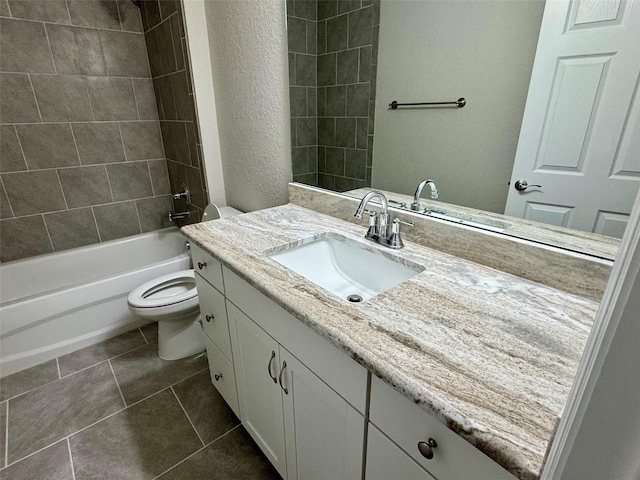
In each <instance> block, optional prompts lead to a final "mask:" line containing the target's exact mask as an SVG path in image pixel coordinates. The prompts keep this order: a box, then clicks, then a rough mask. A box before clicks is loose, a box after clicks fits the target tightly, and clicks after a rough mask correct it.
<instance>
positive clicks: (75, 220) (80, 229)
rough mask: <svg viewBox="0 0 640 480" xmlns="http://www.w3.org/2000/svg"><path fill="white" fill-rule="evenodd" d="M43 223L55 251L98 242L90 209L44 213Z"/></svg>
mask: <svg viewBox="0 0 640 480" xmlns="http://www.w3.org/2000/svg"><path fill="white" fill-rule="evenodd" d="M44 221H45V223H46V224H47V230H49V235H50V236H51V241H52V242H53V248H54V250H56V251H59V250H67V249H69V248H76V247H82V246H83V245H91V244H92V243H97V242H99V241H100V237H98V229H97V228H96V221H95V219H94V218H93V212H92V210H91V208H78V209H75V210H65V211H64V212H55V213H46V214H45V215H44Z"/></svg>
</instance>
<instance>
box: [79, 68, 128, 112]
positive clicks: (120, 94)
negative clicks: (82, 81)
mask: <svg viewBox="0 0 640 480" xmlns="http://www.w3.org/2000/svg"><path fill="white" fill-rule="evenodd" d="M86 79H87V88H88V90H89V98H91V106H92V107H93V114H94V115H95V117H96V120H137V119H138V110H137V108H136V101H135V97H134V95H133V85H132V83H131V79H129V78H106V77H86Z"/></svg>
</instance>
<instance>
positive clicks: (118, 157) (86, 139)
mask: <svg viewBox="0 0 640 480" xmlns="http://www.w3.org/2000/svg"><path fill="white" fill-rule="evenodd" d="M72 127H73V136H74V137H75V140H76V145H77V147H78V153H79V154H80V161H81V162H82V164H83V165H93V164H97V163H113V162H124V160H125V157H124V149H123V148H122V138H121V137H120V128H119V127H118V124H117V123H116V122H107V123H74V124H73V125H72Z"/></svg>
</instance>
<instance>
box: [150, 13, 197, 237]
mask: <svg viewBox="0 0 640 480" xmlns="http://www.w3.org/2000/svg"><path fill="white" fill-rule="evenodd" d="M142 23H143V25H144V31H145V33H144V37H145V41H146V44H147V51H148V52H149V62H150V65H151V75H152V77H153V86H154V91H155V94H156V100H157V105H158V114H159V116H160V127H161V130H162V139H163V141H164V150H165V155H166V158H167V165H168V168H169V179H170V183H171V191H172V192H173V193H177V192H179V191H181V189H182V184H186V185H187V186H188V188H189V190H190V192H191V203H192V205H190V206H189V205H187V204H186V202H184V201H181V200H178V201H176V202H175V207H176V211H184V210H187V209H189V210H190V211H191V216H190V217H189V218H187V219H185V220H184V221H181V222H180V225H186V224H188V223H194V222H198V221H200V218H201V217H202V211H203V209H204V208H205V206H206V205H207V203H208V196H207V191H206V183H205V178H206V176H205V171H204V165H203V162H202V146H201V144H200V134H199V129H198V124H197V122H196V116H195V102H194V96H193V87H192V81H191V76H190V72H191V69H190V66H189V55H188V53H189V52H188V48H187V41H186V33H185V29H184V22H183V18H182V6H181V4H180V2H178V1H175V0H160V1H158V0H144V1H143V3H142Z"/></svg>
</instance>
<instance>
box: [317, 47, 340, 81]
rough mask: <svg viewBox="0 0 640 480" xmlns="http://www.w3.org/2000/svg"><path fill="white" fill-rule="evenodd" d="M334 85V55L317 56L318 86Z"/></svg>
mask: <svg viewBox="0 0 640 480" xmlns="http://www.w3.org/2000/svg"><path fill="white" fill-rule="evenodd" d="M335 84H336V54H335V53H328V54H326V55H318V85H335Z"/></svg>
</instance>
